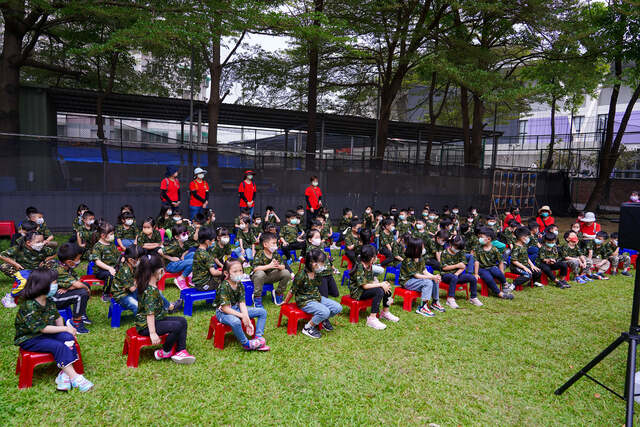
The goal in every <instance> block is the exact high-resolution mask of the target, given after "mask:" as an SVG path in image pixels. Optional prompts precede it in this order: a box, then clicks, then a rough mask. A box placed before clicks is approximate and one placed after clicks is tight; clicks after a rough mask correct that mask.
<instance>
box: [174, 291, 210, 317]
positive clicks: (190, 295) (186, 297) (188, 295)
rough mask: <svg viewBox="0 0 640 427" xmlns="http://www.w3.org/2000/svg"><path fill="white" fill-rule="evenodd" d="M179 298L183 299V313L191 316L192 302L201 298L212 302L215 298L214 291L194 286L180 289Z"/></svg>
mask: <svg viewBox="0 0 640 427" xmlns="http://www.w3.org/2000/svg"><path fill="white" fill-rule="evenodd" d="M180 299H182V300H183V301H184V308H183V314H184V315H185V316H193V303H194V302H196V301H201V300H205V301H206V302H208V303H210V304H211V303H213V301H214V300H215V299H216V291H215V290H213V291H199V290H197V289H195V288H189V289H183V290H181V291H180Z"/></svg>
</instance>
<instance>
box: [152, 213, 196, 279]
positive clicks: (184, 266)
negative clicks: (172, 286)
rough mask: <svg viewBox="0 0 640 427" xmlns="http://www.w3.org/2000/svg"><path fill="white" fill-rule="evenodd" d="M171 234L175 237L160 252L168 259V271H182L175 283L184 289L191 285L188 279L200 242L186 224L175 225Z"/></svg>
mask: <svg viewBox="0 0 640 427" xmlns="http://www.w3.org/2000/svg"><path fill="white" fill-rule="evenodd" d="M171 235H172V236H173V238H172V239H171V240H170V241H168V242H167V243H166V244H165V245H163V246H162V248H161V249H160V250H159V251H158V254H159V255H160V256H162V257H163V258H164V259H165V260H167V261H168V263H167V271H168V272H169V273H180V275H179V276H178V277H176V279H175V283H176V286H177V287H178V289H180V290H182V289H186V288H188V287H189V284H188V283H187V281H188V280H189V279H188V277H189V275H190V274H191V271H192V270H193V257H194V255H195V249H196V246H197V245H198V244H197V243H196V242H195V241H193V240H191V236H190V235H189V231H188V230H187V227H186V226H185V225H184V224H176V225H174V226H173V228H172V229H171Z"/></svg>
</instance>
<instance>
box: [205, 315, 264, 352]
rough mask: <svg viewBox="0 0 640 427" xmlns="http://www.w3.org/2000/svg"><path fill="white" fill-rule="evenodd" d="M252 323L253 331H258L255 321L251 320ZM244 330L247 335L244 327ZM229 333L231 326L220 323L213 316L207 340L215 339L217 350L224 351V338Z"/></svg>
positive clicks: (214, 343)
mask: <svg viewBox="0 0 640 427" xmlns="http://www.w3.org/2000/svg"><path fill="white" fill-rule="evenodd" d="M251 323H252V324H253V330H254V331H255V330H256V321H255V319H251ZM242 329H243V330H244V332H245V333H246V332H247V330H246V329H245V328H244V326H243V327H242ZM229 332H231V326H229V325H225V324H224V323H220V322H219V321H218V319H217V318H216V316H215V315H213V316H211V320H210V321H209V332H207V339H208V340H210V339H211V337H213V346H214V347H215V348H219V349H220V350H224V337H225V336H226V335H227V334H228V333H229ZM254 334H255V332H254ZM251 336H253V335H251Z"/></svg>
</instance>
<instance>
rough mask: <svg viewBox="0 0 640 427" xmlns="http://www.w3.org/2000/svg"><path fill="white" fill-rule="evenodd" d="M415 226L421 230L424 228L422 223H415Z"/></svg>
mask: <svg viewBox="0 0 640 427" xmlns="http://www.w3.org/2000/svg"><path fill="white" fill-rule="evenodd" d="M416 228H417V229H418V230H422V229H423V228H424V224H416Z"/></svg>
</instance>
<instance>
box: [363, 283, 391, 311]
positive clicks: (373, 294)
mask: <svg viewBox="0 0 640 427" xmlns="http://www.w3.org/2000/svg"><path fill="white" fill-rule="evenodd" d="M370 298H373V303H372V304H371V314H376V313H378V312H379V311H380V302H382V306H383V307H384V308H387V307H389V300H390V299H391V292H385V291H384V289H382V288H369V289H365V290H364V292H362V295H360V301H362V300H365V299H370Z"/></svg>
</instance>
